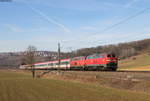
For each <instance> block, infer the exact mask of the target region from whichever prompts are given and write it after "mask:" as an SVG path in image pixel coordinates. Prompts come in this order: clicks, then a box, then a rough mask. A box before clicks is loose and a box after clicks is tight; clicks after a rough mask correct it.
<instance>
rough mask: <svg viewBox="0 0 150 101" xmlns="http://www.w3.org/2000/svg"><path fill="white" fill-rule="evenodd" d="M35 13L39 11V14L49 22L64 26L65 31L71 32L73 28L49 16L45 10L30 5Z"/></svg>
mask: <svg viewBox="0 0 150 101" xmlns="http://www.w3.org/2000/svg"><path fill="white" fill-rule="evenodd" d="M29 7H30V8H31V9H32V10H33V11H34V12H35V13H37V14H38V15H40V16H41V17H43V18H44V19H45V20H47V21H48V22H49V23H53V24H55V25H57V26H59V27H60V28H62V29H63V30H64V31H65V32H67V33H69V32H71V30H70V29H69V28H67V27H66V26H65V25H63V24H62V23H59V22H57V21H56V20H54V19H52V18H50V17H48V16H47V15H46V14H44V13H43V12H41V11H40V10H38V9H36V8H34V7H32V6H29Z"/></svg>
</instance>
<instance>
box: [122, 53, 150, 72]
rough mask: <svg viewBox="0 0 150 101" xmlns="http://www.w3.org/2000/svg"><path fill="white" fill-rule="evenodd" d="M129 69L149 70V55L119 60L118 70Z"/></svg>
mask: <svg viewBox="0 0 150 101" xmlns="http://www.w3.org/2000/svg"><path fill="white" fill-rule="evenodd" d="M130 68H147V69H148V68H149V69H150V55H149V54H143V55H139V56H135V57H131V58H129V59H125V60H121V61H120V62H119V69H130Z"/></svg>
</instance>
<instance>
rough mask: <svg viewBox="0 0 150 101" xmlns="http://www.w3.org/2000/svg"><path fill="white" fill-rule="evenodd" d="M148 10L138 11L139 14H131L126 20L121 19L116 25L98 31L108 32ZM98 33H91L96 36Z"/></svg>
mask: <svg viewBox="0 0 150 101" xmlns="http://www.w3.org/2000/svg"><path fill="white" fill-rule="evenodd" d="M149 9H150V8H146V9H143V10H141V11H139V12H137V13H135V14H133V15H130V16H128V17H127V18H125V19H123V20H121V21H119V22H117V23H115V24H113V25H111V26H108V27H106V28H104V29H103V30H101V31H99V32H101V33H102V32H105V31H108V30H110V29H112V28H114V27H116V26H118V25H121V24H123V23H125V22H127V21H129V20H131V19H133V18H135V17H137V16H139V15H141V14H143V13H144V12H145V11H147V10H149ZM99 32H96V33H93V34H97V33H99Z"/></svg>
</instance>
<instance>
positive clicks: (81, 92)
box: [0, 71, 150, 101]
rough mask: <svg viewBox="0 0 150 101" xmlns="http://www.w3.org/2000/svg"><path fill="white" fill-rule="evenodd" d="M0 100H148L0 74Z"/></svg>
mask: <svg viewBox="0 0 150 101" xmlns="http://www.w3.org/2000/svg"><path fill="white" fill-rule="evenodd" d="M0 101H150V95H149V94H146V93H138V92H132V91H124V90H117V89H113V88H107V87H103V86H98V85H95V84H86V83H85V84H84V83H77V82H76V83H75V82H71V81H60V80H54V79H32V78H31V76H30V75H27V74H22V73H17V72H12V71H11V72H10V71H0Z"/></svg>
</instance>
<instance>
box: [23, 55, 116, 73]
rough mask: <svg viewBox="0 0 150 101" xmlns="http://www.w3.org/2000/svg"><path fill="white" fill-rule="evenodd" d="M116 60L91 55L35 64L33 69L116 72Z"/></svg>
mask: <svg viewBox="0 0 150 101" xmlns="http://www.w3.org/2000/svg"><path fill="white" fill-rule="evenodd" d="M117 68H118V58H117V56H116V55H115V54H112V53H101V54H93V55H88V56H79V57H74V58H68V59H61V60H55V61H48V62H41V63H35V64H34V69H40V70H41V69H48V70H58V69H59V70H98V71H101V70H109V71H116V70H117ZM20 69H31V67H30V66H29V65H21V66H20Z"/></svg>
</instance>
